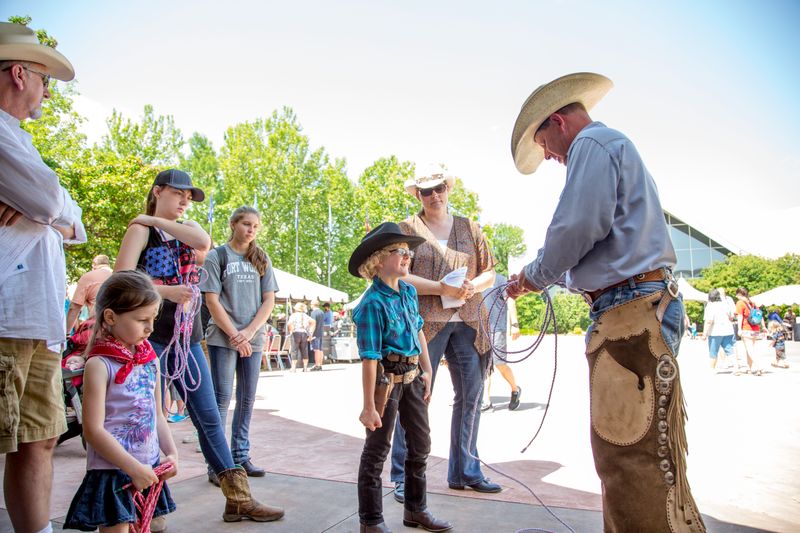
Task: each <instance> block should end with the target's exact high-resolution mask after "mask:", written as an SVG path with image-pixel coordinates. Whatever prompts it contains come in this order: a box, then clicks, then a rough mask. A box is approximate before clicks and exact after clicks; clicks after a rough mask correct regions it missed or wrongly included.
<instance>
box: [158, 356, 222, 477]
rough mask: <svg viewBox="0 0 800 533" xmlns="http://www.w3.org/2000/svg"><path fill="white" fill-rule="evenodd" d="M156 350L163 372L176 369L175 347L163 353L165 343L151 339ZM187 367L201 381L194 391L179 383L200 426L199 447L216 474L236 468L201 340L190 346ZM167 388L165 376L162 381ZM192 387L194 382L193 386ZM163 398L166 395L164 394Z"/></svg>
mask: <svg viewBox="0 0 800 533" xmlns="http://www.w3.org/2000/svg"><path fill="white" fill-rule="evenodd" d="M150 344H152V345H153V349H154V350H155V351H156V354H158V358H159V361H160V363H161V374H162V376H163V375H164V372H165V369H170V370H171V369H173V368H175V350H170V352H169V353H168V354H167V355H166V357H165V356H164V348H166V346H165V345H163V344H159V343H157V342H152V341H151V342H150ZM190 350H191V351H190V354H189V362H188V368H187V369H186V373H188V374H189V376H191V378H192V379H193V380H194V382H197V381H199V382H200V386H199V387H198V388H197V389H196V390H193V391H185V390H184V389H183V387H182V386H181V385H180V384H179V383H177V382H176V387H175V388H176V389H177V390H178V395H180V397H181V399H182V400H183V401H184V402H186V407H187V408H188V409H189V416H190V417H191V419H192V424H194V427H195V428H196V429H197V437H198V440H199V441H200V449H201V450H203V457H204V458H205V460H206V462H207V463H208V464H209V466H210V467H211V469H212V470H214V472H215V473H217V474H219V473H220V472H222V471H223V470H228V469H231V468H234V467H235V466H236V465H235V463H234V462H233V457H232V456H231V449H230V448H228V443H227V442H225V431H224V430H223V428H222V424H221V423H220V419H219V408H218V407H217V401H216V398H215V396H214V384H213V383H212V382H211V373H210V372H209V371H208V363H207V362H206V356H205V355H204V354H203V348H202V347H200V343H197V344H192V345H191V348H190ZM189 376H186V378H185V379H186V381H187V383H190V384H191V383H192V381H190V379H189ZM161 383H162V387H161V390H162V391H163V390H164V387H163V385H164V379H163V378H162V380H161ZM190 386H191V385H190ZM162 397H163V396H162Z"/></svg>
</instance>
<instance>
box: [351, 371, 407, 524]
mask: <svg viewBox="0 0 800 533" xmlns="http://www.w3.org/2000/svg"><path fill="white" fill-rule="evenodd" d="M401 386H402V384H401ZM401 392H402V391H401V387H398V386H395V387H394V389H392V393H391V395H390V396H389V399H388V400H387V401H386V408H385V409H384V411H383V417H382V418H381V427H379V428H377V429H376V430H375V431H370V430H368V429H367V430H365V431H366V433H367V437H366V440H365V441H364V449H363V451H362V452H361V462H360V463H359V466H358V519H359V521H360V522H361V523H362V524H364V525H367V526H374V525H377V524H380V523H381V522H383V484H382V482H381V474H382V473H383V463H384V462H385V461H386V456H387V455H389V449H390V448H391V442H392V430H393V429H394V422H395V418H396V416H397V401H398V397H399V396H400V394H401Z"/></svg>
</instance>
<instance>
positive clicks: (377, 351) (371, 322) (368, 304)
mask: <svg viewBox="0 0 800 533" xmlns="http://www.w3.org/2000/svg"><path fill="white" fill-rule="evenodd" d="M353 321H354V322H355V323H356V332H357V337H356V341H357V343H358V354H359V356H360V357H361V359H383V357H384V356H386V355H387V354H390V353H396V354H399V355H405V356H409V357H410V356H413V355H419V354H420V353H421V352H422V347H421V346H420V345H419V331H420V330H421V329H422V324H424V321H423V320H422V317H421V316H420V315H419V303H418V302H417V289H415V288H414V286H413V285H410V284H408V283H406V282H404V281H402V280H401V281H400V292H397V291H395V290H394V289H392V288H391V287H389V286H388V285H386V284H385V283H384V282H383V281H381V279H380V278H379V277H377V276H375V278H373V280H372V286H371V287H370V288H369V289H367V291H366V292H365V293H364V296H363V297H362V298H361V303H359V304H358V306H357V307H356V308H355V309H354V310H353Z"/></svg>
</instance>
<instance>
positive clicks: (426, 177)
mask: <svg viewBox="0 0 800 533" xmlns="http://www.w3.org/2000/svg"><path fill="white" fill-rule="evenodd" d="M440 183H446V184H447V186H448V187H452V186H453V183H455V178H454V177H453V176H450V175H448V174H446V171H445V169H444V168H442V165H437V164H434V163H429V164H426V165H422V166H417V171H416V173H415V174H414V177H413V178H410V179H408V180H406V182H405V184H403V187H405V189H406V192H407V193H408V194H410V195H411V196H415V195H416V192H417V189H432V188H434V187H436V186H437V185H439V184H440Z"/></svg>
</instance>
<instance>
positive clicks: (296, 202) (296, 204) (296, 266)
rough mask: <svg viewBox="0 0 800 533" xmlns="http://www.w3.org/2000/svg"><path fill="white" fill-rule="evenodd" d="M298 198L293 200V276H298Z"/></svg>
mask: <svg viewBox="0 0 800 533" xmlns="http://www.w3.org/2000/svg"><path fill="white" fill-rule="evenodd" d="M299 220H300V197H299V196H297V197H295V200H294V275H295V276H297V275H298V273H297V272H298V267H299V257H298V253H299V251H300V222H299Z"/></svg>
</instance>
